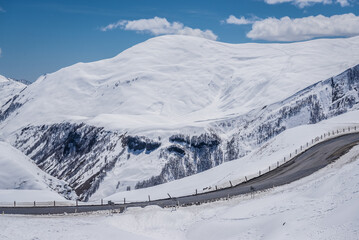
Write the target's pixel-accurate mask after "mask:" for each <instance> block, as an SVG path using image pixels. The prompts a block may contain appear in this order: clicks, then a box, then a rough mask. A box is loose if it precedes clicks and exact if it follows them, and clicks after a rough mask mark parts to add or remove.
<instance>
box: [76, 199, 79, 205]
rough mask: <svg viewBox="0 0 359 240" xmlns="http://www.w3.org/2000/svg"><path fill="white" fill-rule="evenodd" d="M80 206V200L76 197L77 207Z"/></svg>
mask: <svg viewBox="0 0 359 240" xmlns="http://www.w3.org/2000/svg"><path fill="white" fill-rule="evenodd" d="M78 206H79V200H78V199H76V207H78Z"/></svg>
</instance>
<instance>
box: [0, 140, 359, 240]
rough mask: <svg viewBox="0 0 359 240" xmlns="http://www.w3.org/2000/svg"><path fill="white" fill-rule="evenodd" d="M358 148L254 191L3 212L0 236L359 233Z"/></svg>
mask: <svg viewBox="0 0 359 240" xmlns="http://www.w3.org/2000/svg"><path fill="white" fill-rule="evenodd" d="M358 160H359V148H358V147H355V148H353V149H352V150H351V151H350V152H349V153H347V154H346V155H345V156H343V157H341V158H340V159H339V160H338V161H336V162H334V163H333V164H330V165H328V166H327V167H325V168H323V169H321V170H319V171H318V172H316V173H314V174H313V175H311V176H308V177H306V178H304V179H301V180H299V181H296V182H294V183H291V184H288V185H285V186H282V187H277V188H275V189H271V190H269V191H266V192H262V193H256V194H255V195H254V196H253V197H251V196H249V195H248V196H241V197H236V198H233V199H231V200H230V201H220V202H214V203H209V204H203V205H200V206H191V207H186V208H178V209H160V208H158V207H147V208H144V209H141V208H138V209H128V210H127V211H126V212H125V213H123V214H118V215H117V214H109V213H102V214H90V215H67V216H66V215H65V216H36V217H34V216H9V215H3V216H0V238H1V239H19V240H22V239H49V238H51V239H54V240H57V239H78V240H85V239H86V240H87V239H99V238H103V239H110V238H124V239H131V240H137V239H152V240H154V239H158V240H162V239H174V240H184V239H188V240H190V239H208V240H211V239H223V240H231V239H264V240H269V239H275V240H280V239H283V240H284V239H293V240H296V239H298V240H302V239H317V240H321V239H323V240H324V239H325V240H327V239H336V240H344V239H358V236H359V232H358V229H359V217H358V216H359V215H358V212H359V205H358V201H359V191H358V187H359V175H358V171H359V161H358Z"/></svg>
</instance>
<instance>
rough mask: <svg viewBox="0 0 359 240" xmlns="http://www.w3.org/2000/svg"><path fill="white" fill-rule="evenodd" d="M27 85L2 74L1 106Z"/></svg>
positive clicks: (0, 83) (0, 84)
mask: <svg viewBox="0 0 359 240" xmlns="http://www.w3.org/2000/svg"><path fill="white" fill-rule="evenodd" d="M25 87H26V85H25V84H23V83H21V82H18V81H15V80H13V79H10V78H6V77H4V76H1V75H0V106H2V105H3V104H5V103H6V101H8V100H9V99H10V98H11V97H13V96H15V95H16V94H18V93H19V92H20V91H21V90H23V89H24V88H25Z"/></svg>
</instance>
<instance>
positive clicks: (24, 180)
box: [0, 141, 75, 202]
mask: <svg viewBox="0 0 359 240" xmlns="http://www.w3.org/2000/svg"><path fill="white" fill-rule="evenodd" d="M0 169H1V171H0V199H1V201H2V202H4V201H6V200H7V199H9V200H10V201H13V200H20V199H24V198H26V197H27V196H21V193H23V194H24V192H23V191H26V194H25V195H29V194H30V195H31V192H32V191H33V192H34V193H35V194H32V196H31V198H30V201H33V200H36V199H39V198H38V197H37V196H36V194H37V193H38V192H39V191H38V190H41V193H42V194H41V195H42V200H43V199H44V198H45V197H44V195H45V196H47V197H48V198H47V200H51V199H53V200H58V199H63V198H61V197H60V196H57V197H56V193H57V192H58V193H61V194H62V195H63V196H66V197H67V198H74V197H75V195H74V193H73V192H72V190H71V188H70V187H69V186H68V184H67V183H66V182H64V181H60V180H58V179H56V178H54V177H52V176H50V175H49V174H46V173H44V172H43V171H42V170H41V169H39V168H38V167H37V166H36V164H35V163H33V162H32V161H31V160H30V159H29V158H28V157H27V156H25V155H24V154H23V153H22V152H20V151H19V150H17V149H15V148H14V147H12V146H11V145H10V144H8V143H6V142H2V141H0ZM12 190H17V191H12ZM28 197H29V196H28ZM54 197H56V198H54Z"/></svg>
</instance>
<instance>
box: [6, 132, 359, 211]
mask: <svg viewBox="0 0 359 240" xmlns="http://www.w3.org/2000/svg"><path fill="white" fill-rule="evenodd" d="M358 132H359V127H358V126H352V127H347V128H340V129H336V130H332V131H329V132H326V133H324V134H322V135H321V136H317V137H316V138H314V139H312V140H311V141H310V142H307V143H305V144H304V145H301V146H300V147H299V148H298V149H296V150H295V151H294V152H293V153H290V154H289V157H288V156H285V157H283V159H281V160H280V161H277V162H276V163H273V164H271V165H270V166H268V168H265V169H262V170H260V171H258V172H257V173H255V174H252V175H248V176H244V177H242V178H239V179H235V180H229V181H228V183H224V184H221V185H217V186H209V187H207V188H204V189H202V190H201V191H198V190H197V189H196V191H194V193H193V194H192V195H187V196H181V197H175V198H172V197H171V195H169V194H168V193H167V194H168V196H169V198H164V199H156V200H152V201H151V198H150V196H148V202H146V201H142V202H141V201H137V202H136V201H134V202H130V201H128V200H127V201H126V199H124V200H123V202H112V201H108V202H107V203H104V202H103V200H101V202H100V203H99V204H96V203H93V202H92V203H89V202H79V201H76V202H70V201H69V202H61V201H48V202H36V201H35V202H16V201H14V202H11V203H9V202H0V214H7V213H11V214H60V213H65V212H66V213H80V212H90V211H101V210H111V211H119V212H122V211H124V210H125V209H126V208H127V207H132V206H138V207H143V206H147V205H151V204H150V203H152V204H155V205H159V206H162V207H165V206H172V205H174V206H175V205H177V204H178V205H179V203H177V202H176V199H178V198H186V197H191V196H200V195H203V194H206V193H211V192H216V191H222V190H226V189H230V188H233V187H235V186H238V185H240V184H245V183H246V182H248V181H250V180H252V179H255V178H258V177H260V176H261V175H264V174H266V173H269V172H271V171H274V170H275V169H277V168H279V167H282V166H283V165H284V164H286V163H288V162H289V161H290V160H291V159H293V158H295V157H296V156H298V155H300V154H302V153H303V152H305V151H307V150H308V149H310V148H311V147H313V146H314V145H317V144H319V143H321V142H324V141H327V140H329V139H332V138H336V137H339V136H341V135H346V134H350V133H358ZM229 197H230V196H229V194H228V198H229ZM212 200H213V199H212ZM207 201H210V200H204V201H202V202H207ZM199 202H201V201H199ZM194 203H196V202H194Z"/></svg>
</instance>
